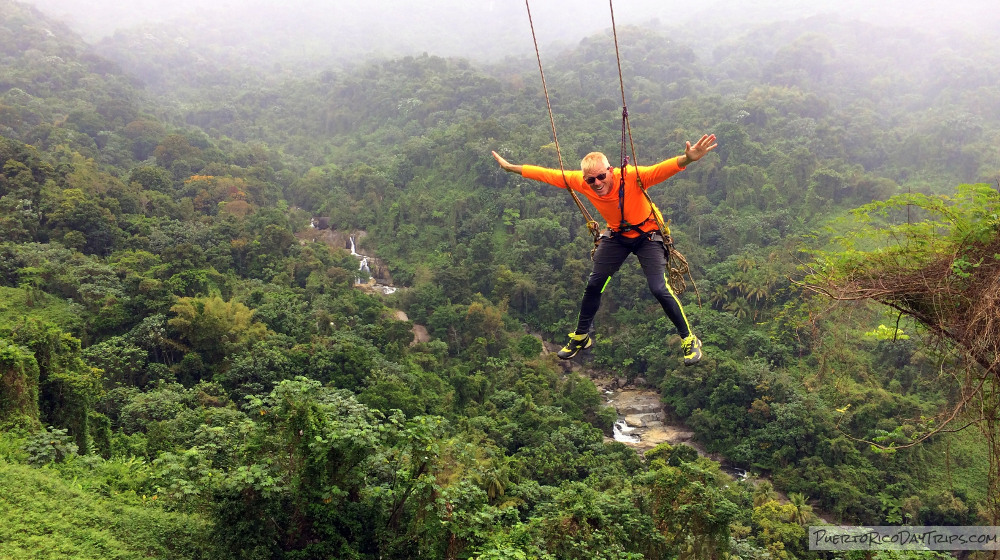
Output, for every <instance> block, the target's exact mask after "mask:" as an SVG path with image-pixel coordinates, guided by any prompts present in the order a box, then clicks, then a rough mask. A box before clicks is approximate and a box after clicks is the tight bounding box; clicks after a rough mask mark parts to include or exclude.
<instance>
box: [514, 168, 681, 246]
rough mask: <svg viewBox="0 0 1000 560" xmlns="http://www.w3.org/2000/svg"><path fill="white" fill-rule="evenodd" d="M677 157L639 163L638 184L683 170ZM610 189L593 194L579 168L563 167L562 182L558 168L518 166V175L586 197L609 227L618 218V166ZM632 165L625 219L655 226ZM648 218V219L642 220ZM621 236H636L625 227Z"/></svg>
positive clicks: (613, 226) (644, 227)
mask: <svg viewBox="0 0 1000 560" xmlns="http://www.w3.org/2000/svg"><path fill="white" fill-rule="evenodd" d="M678 159H680V158H679V157H675V158H671V159H668V160H665V161H661V162H660V163H657V164H656V165H651V166H641V165H640V166H639V177H641V178H642V185H643V187H645V188H647V189H648V188H649V187H651V186H653V185H655V184H657V183H662V182H663V181H666V180H667V179H669V178H670V177H673V176H674V175H676V174H677V173H679V172H681V171H683V170H684V168H683V167H680V166H679V165H677V160H678ZM611 173H612V176H611V178H612V185H613V186H612V187H611V192H609V193H608V194H606V195H605V196H597V193H595V192H594V190H593V189H592V188H591V187H590V185H588V184H587V183H586V182H584V180H583V171H580V170H575V171H566V181H565V182H563V175H562V172H561V171H559V170H558V169H548V168H545V167H538V166H535V165H523V166H521V175H522V176H524V177H527V178H528V179H533V180H535V181H541V182H543V183H548V184H550V185H554V186H556V187H559V188H562V189H564V188H566V185H567V184H568V185H569V188H571V189H573V190H574V191H576V192H578V193H580V194H582V195H583V196H585V197H587V200H589V201H590V203H591V204H593V205H594V208H596V209H597V211H598V212H600V214H601V217H603V218H604V220H605V221H606V222H607V226H608V228H609V229H611V230H612V231H616V230H618V225H619V224H620V223H621V221H622V212H621V210H620V209H619V207H618V189H620V188H621V168H618V167H616V168H614V169H613V170H612V171H611ZM635 177H636V174H635V167H633V166H631V165H630V166H628V170H627V173H625V221H626V222H628V223H630V224H633V225H640V224H641V225H642V230H643V231H652V230H654V229H656V223H655V221H654V220H653V209H652V208H651V207H650V205H649V201H648V200H646V197H645V196H643V194H642V192H641V191H640V190H639V185H638V183H636V180H635ZM647 221H648V223H646V222H647ZM623 235H624V236H625V237H638V235H639V233H638V232H636V231H626V232H625V233H623Z"/></svg>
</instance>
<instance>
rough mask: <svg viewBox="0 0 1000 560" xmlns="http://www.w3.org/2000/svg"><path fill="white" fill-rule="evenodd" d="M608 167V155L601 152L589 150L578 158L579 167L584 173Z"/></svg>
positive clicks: (609, 165)
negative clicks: (581, 157) (580, 158)
mask: <svg viewBox="0 0 1000 560" xmlns="http://www.w3.org/2000/svg"><path fill="white" fill-rule="evenodd" d="M609 167H611V164H610V163H608V156H606V155H604V154H602V153H601V152H590V153H589V154H587V155H585V156H583V159H582V160H580V169H581V170H583V172H584V173H586V172H588V171H597V170H600V171H604V170H606V169H607V168H609Z"/></svg>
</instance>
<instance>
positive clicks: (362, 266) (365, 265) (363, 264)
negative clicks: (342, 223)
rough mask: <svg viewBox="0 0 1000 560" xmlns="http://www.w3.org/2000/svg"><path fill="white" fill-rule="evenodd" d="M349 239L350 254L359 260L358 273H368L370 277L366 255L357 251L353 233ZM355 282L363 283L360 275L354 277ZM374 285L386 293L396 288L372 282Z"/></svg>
mask: <svg viewBox="0 0 1000 560" xmlns="http://www.w3.org/2000/svg"><path fill="white" fill-rule="evenodd" d="M350 240H351V255H352V256H354V257H357V258H358V259H359V260H360V261H361V263H360V264H359V265H358V272H359V273H361V272H364V273H366V274H368V276H369V278H370V277H371V275H372V269H371V265H370V264H369V262H368V257H366V256H365V255H362V254H361V253H358V251H357V245H355V244H354V236H353V235H352V236H350ZM355 283H356V284H362V283H363V282H362V280H361V277H360V276H358V277H356V278H355ZM374 286H375V288H376V289H381V290H382V293H384V294H386V295H388V294H391V293H394V292H395V291H396V288H394V287H392V286H384V285H382V284H378V283H374Z"/></svg>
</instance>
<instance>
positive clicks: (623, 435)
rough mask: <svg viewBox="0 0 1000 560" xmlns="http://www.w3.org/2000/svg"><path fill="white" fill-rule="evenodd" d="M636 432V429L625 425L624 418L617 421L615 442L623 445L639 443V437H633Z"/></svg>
mask: <svg viewBox="0 0 1000 560" xmlns="http://www.w3.org/2000/svg"><path fill="white" fill-rule="evenodd" d="M634 430H635V428H633V427H631V426H629V425H628V424H627V423H625V419H624V418H619V419H618V420H615V427H614V438H615V441H620V442H622V443H639V436H633V435H632V432H633V431H634Z"/></svg>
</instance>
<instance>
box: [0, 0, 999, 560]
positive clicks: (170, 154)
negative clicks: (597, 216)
mask: <svg viewBox="0 0 1000 560" xmlns="http://www.w3.org/2000/svg"><path fill="white" fill-rule="evenodd" d="M618 31H619V41H620V46H621V50H622V62H623V64H624V78H625V88H626V95H627V98H628V106H629V112H630V119H631V123H632V131H633V133H634V135H635V141H636V148H637V158H638V160H639V161H638V162H639V164H651V163H654V162H657V161H659V160H661V159H665V158H668V157H672V156H674V155H679V154H680V153H682V151H683V147H684V142H685V141H688V140H690V141H694V140H696V139H697V138H698V137H700V136H701V134H702V133H715V134H716V135H717V136H718V141H719V148H718V149H717V150H715V151H714V152H712V153H711V154H710V155H709V156H707V157H705V158H704V159H702V160H701V161H698V162H697V163H695V164H693V165H692V166H691V167H690V168H689V169H687V170H685V171H684V172H683V173H681V174H679V175H677V176H676V177H674V178H672V179H670V180H669V181H667V182H666V183H664V184H662V185H659V186H656V187H654V188H652V189H651V190H650V194H651V196H652V197H653V199H654V200H655V201H656V202H657V204H658V205H659V206H660V207H661V209H663V211H664V214H665V215H666V217H668V218H670V219H671V220H672V229H673V233H674V237H675V241H676V242H677V246H678V248H679V249H680V250H681V251H682V252H683V253H684V254H685V255H686V256H687V258H688V260H689V262H690V263H691V265H692V272H693V279H694V281H695V283H696V284H697V289H695V287H694V286H689V289H688V291H687V292H686V293H685V294H684V295H683V298H684V303H685V306H686V309H687V313H688V316H689V318H690V319H691V322H692V323H693V325H694V328H695V330H696V332H697V333H698V334H699V336H700V337H701V338H702V340H703V341H704V342H705V347H704V350H705V358H704V359H703V360H702V361H701V362H700V363H699V364H697V365H695V366H692V367H684V366H683V365H682V363H681V358H680V355H679V343H680V341H679V338H678V337H677V336H676V335H675V333H674V332H673V328H672V326H670V324H669V322H668V321H667V320H666V319H665V318H664V317H663V315H662V312H661V311H660V307H659V304H658V303H657V302H656V300H654V299H653V298H652V297H651V296H650V295H649V294H648V290H647V289H646V286H645V282H644V279H643V276H642V275H641V274H640V273H639V272H638V265H637V264H636V263H635V262H634V261H630V262H629V263H628V264H627V265H626V266H625V267H624V268H623V271H622V273H621V274H618V275H616V277H615V278H613V279H612V281H611V285H610V286H609V287H608V289H607V293H606V294H605V296H604V300H603V306H602V308H601V311H600V313H599V315H598V317H597V322H596V328H597V340H596V344H595V347H594V349H593V351H592V352H591V353H589V354H588V355H586V356H584V357H582V358H580V359H582V360H585V361H588V362H589V363H590V365H592V366H593V367H595V368H600V369H604V370H607V371H609V372H613V373H614V374H615V375H618V376H622V377H626V378H628V379H636V378H643V379H645V380H646V382H647V383H649V384H652V385H654V386H656V387H657V388H658V389H659V390H660V391H661V394H662V397H663V400H664V402H665V403H666V404H667V406H668V409H669V410H670V411H671V413H672V414H673V415H674V416H675V417H676V419H677V420H681V421H684V422H686V423H687V425H689V426H690V427H691V428H692V429H693V431H694V432H695V435H696V439H697V440H698V442H699V443H700V444H702V445H703V446H704V447H705V448H706V449H707V450H708V451H709V452H712V453H718V454H719V455H720V456H724V457H726V458H727V460H728V461H730V462H732V463H733V464H734V465H736V466H739V467H741V468H745V469H748V470H750V471H751V472H753V473H754V474H755V476H756V480H757V481H758V483H757V484H753V483H751V482H748V481H734V480H732V479H731V478H730V477H729V476H727V475H726V474H724V473H723V472H722V471H721V470H720V467H719V464H718V463H716V462H714V461H711V460H709V459H706V458H699V457H698V456H697V454H696V453H695V452H694V450H693V449H691V448H690V447H687V446H683V445H678V446H669V445H663V446H660V447H658V448H656V449H654V450H653V451H651V452H648V453H646V454H645V455H642V456H640V455H638V454H637V453H636V452H635V451H634V450H633V449H631V448H629V447H627V446H625V445H623V444H621V443H617V442H612V441H609V440H608V438H607V437H606V436H608V435H610V434H611V429H612V423H613V422H614V420H615V418H616V413H615V411H614V409H612V408H609V407H606V406H605V405H604V398H603V396H602V395H601V394H600V392H599V391H598V389H597V388H596V387H595V385H594V384H593V382H592V381H591V380H590V379H588V378H586V377H582V376H579V375H577V374H574V373H567V372H566V371H565V370H564V368H562V367H560V364H559V363H558V360H557V359H556V357H555V356H554V355H551V354H548V353H544V352H543V348H542V343H541V342H540V341H539V338H538V337H537V336H535V335H534V334H532V333H540V335H541V337H542V338H543V339H545V340H551V341H558V342H560V343H561V342H562V341H563V339H564V336H565V333H566V332H569V331H570V330H572V328H573V326H574V325H575V322H576V315H577V311H578V308H577V306H578V303H579V296H580V294H581V292H582V289H583V285H584V283H585V279H586V276H587V274H588V273H589V271H590V262H589V259H588V255H589V252H590V245H591V241H590V238H589V235H587V232H586V227H585V224H584V223H583V221H582V218H581V217H580V215H579V213H578V212H577V209H576V207H575V206H574V205H573V203H572V200H571V199H570V197H569V196H568V195H567V194H566V193H565V192H563V191H562V190H561V189H555V188H551V187H548V186H545V185H541V184H537V183H533V182H530V181H527V180H525V179H522V178H521V177H518V176H515V175H509V174H506V173H504V172H503V171H501V170H500V169H499V168H498V167H497V165H496V162H495V161H494V160H493V158H492V157H491V156H490V151H491V150H497V151H498V152H499V153H501V154H502V155H503V156H504V157H505V158H507V159H508V160H510V161H512V162H517V163H535V164H540V165H546V166H558V164H559V162H558V161H557V159H556V150H555V146H554V145H553V143H552V138H551V136H550V130H549V125H548V116H547V113H546V110H545V100H544V98H543V97H542V96H541V91H540V86H539V80H538V73H537V67H536V66H535V61H534V60H533V59H531V58H528V57H523V58H507V59H504V60H503V61H502V62H500V61H498V62H493V63H480V62H475V63H473V62H470V61H469V60H464V59H458V58H455V59H450V58H448V59H446V58H439V57H435V56H430V55H421V56H407V57H399V58H389V59H371V60H367V61H364V62H359V63H358V64H356V65H354V66H353V67H352V68H349V69H346V70H336V69H322V70H320V71H317V72H314V73H310V72H304V71H303V72H298V73H292V72H288V73H281V72H279V73H276V74H275V75H271V76H266V77H263V76H258V75H257V74H256V72H251V71H243V70H241V69H239V68H233V67H227V66H226V64H227V59H226V58H225V57H221V58H214V59H213V58H212V53H211V52H207V51H206V52H193V51H190V50H186V49H187V47H186V46H185V45H184V44H183V42H177V41H174V42H169V43H158V47H156V50H157V51H158V55H157V57H152V58H151V60H152V61H153V62H151V63H150V64H144V63H143V60H144V59H143V58H142V56H140V55H141V53H142V52H143V51H140V50H137V49H136V48H135V42H134V37H130V36H129V35H128V34H119V35H115V36H114V37H111V38H108V39H105V40H104V41H102V43H101V45H100V52H101V54H100V55H98V54H96V50H95V47H94V46H91V45H88V44H87V43H85V42H84V41H83V40H81V39H80V38H78V37H77V36H75V35H74V34H73V33H72V32H70V31H69V30H68V29H67V28H66V27H65V26H63V25H61V24H58V23H56V22H54V21H52V20H50V19H47V18H46V17H44V16H42V15H41V14H40V13H38V12H37V11H35V10H33V9H31V8H28V7H26V6H25V5H23V4H20V3H17V2H12V1H10V0H0V374H2V376H0V430H2V435H0V471H2V476H0V489H2V491H0V496H2V497H0V515H2V516H3V518H4V519H5V520H6V523H4V524H0V525H2V527H0V556H3V557H11V558H46V557H78V558H141V557H156V558H288V559H292V558H357V559H375V558H399V559H403V558H427V559H438V558H481V559H514V558H551V559H567V558H580V559H592V558H606V559H621V560H625V559H629V560H636V559H639V558H650V559H652V558H675V557H684V558H700V557H710V556H711V555H717V556H714V557H722V556H721V554H722V553H723V552H729V553H731V554H732V555H733V556H732V557H739V558H746V559H749V558H818V557H823V556H820V555H819V553H815V552H810V551H808V550H807V547H806V541H805V538H804V537H805V531H806V529H805V527H807V526H808V525H810V524H817V523H820V522H822V521H820V520H819V519H818V518H817V517H816V515H815V513H814V511H815V512H822V514H823V515H824V518H825V519H826V520H827V521H837V522H845V523H854V524H870V525H880V524H901V523H907V524H913V525H935V524H948V525H974V524H994V525H995V524H996V521H997V518H996V515H997V512H996V504H995V502H993V503H992V504H991V502H990V501H989V500H988V497H989V496H988V495H987V484H988V471H989V468H990V464H991V462H990V461H991V452H990V449H988V448H987V447H986V446H985V445H984V444H983V438H982V437H981V435H980V433H979V432H978V431H977V428H976V427H975V425H973V426H972V427H969V428H968V429H966V430H963V431H959V432H955V433H940V434H937V435H935V436H933V437H931V438H929V439H927V440H926V441H924V442H923V443H921V444H920V445H917V446H913V447H906V448H901V449H898V450H895V451H889V452H886V451H882V450H879V449H878V448H876V447H874V446H872V445H870V444H869V443H867V441H877V442H881V443H892V442H897V443H899V444H903V443H905V442H907V441H910V440H912V439H917V438H919V437H920V435H922V434H925V433H927V432H928V431H930V430H932V429H934V427H936V426H937V425H938V424H939V423H940V421H941V413H942V412H946V411H950V410H951V408H952V407H953V406H954V405H955V404H956V403H958V402H959V400H960V399H961V397H962V394H961V391H959V389H958V388H957V387H956V385H955V383H954V380H953V379H952V377H951V375H952V373H953V372H955V371H959V370H960V369H961V368H962V367H964V365H963V363H962V355H961V354H960V353H958V352H956V351H954V349H953V348H952V347H951V346H949V344H948V343H947V342H942V341H939V340H938V339H937V338H935V336H934V334H935V333H933V332H929V331H927V330H925V329H924V328H923V327H922V326H921V325H920V324H919V323H918V322H915V321H913V320H912V319H911V318H909V317H907V316H905V315H899V314H898V313H897V312H895V311H891V310H887V309H888V308H882V307H877V306H875V305H862V304H854V305H834V304H833V302H831V301H830V300H829V299H827V298H824V297H822V296H817V295H814V294H813V293H812V292H810V291H806V290H804V289H803V288H802V287H801V284H800V283H798V282H797V280H799V279H801V278H802V276H803V270H802V265H803V264H805V263H812V262H823V261H822V259H823V255H825V254H826V253H827V252H828V251H831V250H832V248H833V247H834V246H833V245H832V244H831V243H832V240H834V239H835V238H838V237H840V236H842V235H843V234H845V233H847V232H850V231H853V230H855V229H857V228H858V227H859V224H858V221H859V219H860V218H858V214H856V213H852V212H851V210H852V209H853V208H855V207H859V206H862V205H865V204H868V203H870V202H872V201H873V200H884V199H887V198H889V197H892V196H894V195H901V194H905V193H918V194H921V193H922V194H925V195H928V197H930V198H933V199H935V200H937V198H935V197H941V196H943V197H945V198H940V199H941V200H945V201H958V202H956V204H965V202H963V201H965V200H966V198H963V197H968V196H971V195H969V194H968V193H975V198H974V200H975V201H976V204H981V205H983V206H984V207H988V208H995V206H996V204H997V194H996V189H995V188H994V187H997V188H1000V185H998V184H997V177H998V175H1000V155H998V152H997V149H996V145H997V143H998V141H1000V70H998V69H1000V48H998V45H1000V44H998V43H997V42H996V41H994V40H992V39H991V38H990V37H977V38H976V40H970V41H969V42H968V43H951V44H944V43H943V42H941V41H942V40H941V39H939V38H936V37H934V36H929V35H920V34H917V33H911V34H909V35H898V34H892V33H888V32H886V30H885V29H883V28H879V27H876V26H873V25H870V24H864V23H860V22H857V21H852V20H847V19H838V18H812V19H804V20H800V21H795V22H791V23H784V24H770V25H762V26H754V27H747V28H746V29H745V30H744V31H743V32H741V33H738V34H733V35H731V37H730V38H728V39H727V40H726V41H724V42H720V43H717V44H715V45H714V46H713V47H712V49H711V53H710V54H706V50H707V49H706V48H705V45H701V44H698V45H696V44H690V43H687V42H685V41H683V40H680V39H671V37H672V36H674V34H672V33H671V32H670V31H671V30H670V29H668V28H663V29H659V28H657V27H654V26H645V27H642V28H638V27H624V28H620V29H619V30H618ZM677 36H682V37H683V36H685V35H683V34H680V35H677ZM543 55H544V57H545V58H544V60H545V63H546V68H545V71H546V78H547V80H548V87H549V93H550V96H551V99H552V105H553V109H554V110H555V112H556V115H555V118H556V125H557V127H558V130H559V142H560V148H561V150H562V154H563V157H564V159H565V160H566V165H567V167H575V166H576V165H577V162H578V161H579V158H580V157H582V156H583V155H584V154H586V153H587V152H590V151H592V150H603V151H604V152H605V153H607V154H609V156H611V158H612V160H614V159H615V158H616V156H617V154H618V153H619V140H620V128H619V127H620V118H621V104H620V89H619V81H618V73H617V66H616V64H615V59H614V44H613V43H612V38H611V35H610V33H605V34H597V35H594V36H589V37H586V38H584V39H583V40H581V41H580V42H579V43H578V44H574V45H572V46H571V47H570V48H567V49H566V50H563V51H559V52H553V53H543ZM172 56H173V57H175V58H176V59H178V60H197V65H196V67H197V68H200V69H201V71H202V73H189V72H175V71H173V70H172V69H171V67H170V66H169V65H167V64H166V62H164V61H169V60H171V57H172ZM154 63H155V64H154ZM159 64H163V65H162V66H158V65H159ZM613 163H617V162H613ZM905 210H906V206H905V205H904V206H903V207H902V209H901V210H893V211H891V212H888V213H887V218H886V219H887V220H888V221H890V222H892V223H894V224H897V225H898V224H900V223H907V222H908V220H909V221H912V222H918V221H920V220H923V219H924V218H925V217H926V214H925V213H923V212H922V211H921V210H920V209H914V211H913V214H912V215H908V214H907V212H905ZM970 216H971V217H970V218H969V219H970V220H972V221H975V222H976V223H977V224H979V226H982V227H980V228H979V229H977V231H987V232H988V231H994V233H995V228H993V229H990V227H987V226H990V224H993V223H995V220H996V217H995V215H992V216H991V215H990V214H989V213H988V212H983V213H976V212H972V213H971V214H970ZM312 217H324V218H327V217H328V218H329V223H330V226H331V228H332V229H333V230H334V231H335V232H336V234H337V235H339V236H340V237H337V239H344V238H346V236H348V235H353V236H355V238H356V239H357V241H358V246H357V249H358V251H359V252H363V253H365V254H373V255H377V256H378V257H379V259H380V260H381V261H382V262H384V263H385V264H386V265H387V266H388V268H389V270H390V271H391V275H392V278H393V281H394V284H395V285H396V286H397V287H399V288H400V290H399V291H397V292H396V293H395V294H392V295H389V296H384V295H381V294H378V293H376V292H373V291H371V290H366V289H362V287H360V286H359V285H358V284H359V280H361V281H364V280H367V274H366V273H364V272H362V271H360V270H359V261H358V259H357V258H356V257H355V256H353V255H352V254H351V251H350V247H348V246H346V245H345V244H343V243H339V242H338V243H325V242H322V241H311V239H312V238H313V237H314V236H315V235H314V234H315V232H314V231H313V230H312V228H311V227H310V219H311V218H312ZM990 220H993V221H990ZM984 235H986V234H984ZM864 244H865V242H864V240H860V241H858V245H857V246H856V249H859V250H863V249H865V248H866V247H865V246H864ZM984 258H985V257H984ZM817 259H818V260H817ZM966 264H967V266H968V267H972V266H973V264H975V263H966ZM976 266H978V265H976ZM968 270H969V269H968V268H962V267H959V269H957V271H956V274H958V275H961V274H967V273H968ZM699 302H700V304H699ZM398 311H403V312H405V314H406V316H407V317H408V319H407V320H400V319H399V315H398ZM414 324H419V325H423V326H425V327H426V329H427V331H428V332H429V334H430V340H429V341H427V342H417V341H416V340H415V338H414V334H413V330H412V328H413V326H414ZM974 420H975V417H974V416H973V415H972V413H968V414H962V415H960V417H959V418H958V419H957V420H956V424H955V427H957V426H958V425H961V424H966V423H969V422H970V421H974ZM992 459H993V460H994V461H996V460H997V458H996V457H993V458H992ZM994 464H996V463H994ZM994 474H995V473H994ZM776 489H777V490H780V491H781V492H782V493H784V494H787V496H788V500H787V501H785V500H783V499H780V498H779V497H778V493H777V492H776V491H775V490H776ZM842 557H843V558H855V556H850V555H845V556H842ZM861 557H863V556H860V555H859V556H857V558H861ZM876 557H877V556H876ZM886 557H888V556H886ZM915 557H928V558H931V557H937V556H935V555H934V554H933V553H927V554H926V555H924V556H915Z"/></svg>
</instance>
